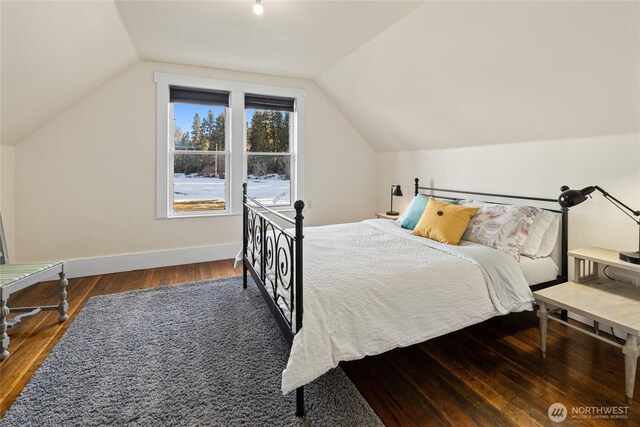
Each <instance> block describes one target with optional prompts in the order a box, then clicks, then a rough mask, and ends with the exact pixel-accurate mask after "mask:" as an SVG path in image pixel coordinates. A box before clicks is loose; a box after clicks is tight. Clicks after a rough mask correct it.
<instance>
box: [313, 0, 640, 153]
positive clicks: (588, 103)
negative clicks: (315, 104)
mask: <svg viewBox="0 0 640 427" xmlns="http://www.w3.org/2000/svg"><path fill="white" fill-rule="evenodd" d="M639 21H640V4H639V3H636V2H628V3H622V2H620V3H617V2H428V3H425V4H424V5H422V6H420V7H419V8H418V9H416V10H415V11H414V12H412V13H411V14H410V15H408V16H406V17H405V18H403V19H402V20H400V21H399V22H397V23H396V24H395V25H393V26H392V27H390V28H389V29H388V30H387V31H385V32H383V33H381V34H380V35H378V36H377V37H375V38H374V39H372V40H371V41H370V42H369V43H367V44H365V45H364V46H363V47H362V48H360V49H358V50H357V51H355V52H354V53H352V54H351V55H349V56H348V57H346V58H345V59H343V60H342V61H340V62H338V63H337V64H336V65H334V66H333V67H331V68H330V69H328V70H327V71H325V72H323V73H322V74H321V75H320V77H319V78H318V79H317V82H318V84H319V85H320V87H321V88H322V89H323V90H324V91H325V93H327V95H328V96H329V97H330V98H331V99H332V100H333V101H334V103H336V105H337V106H338V107H339V108H340V109H341V110H342V111H343V113H344V114H345V115H346V116H347V117H348V118H349V119H350V120H351V122H352V123H353V124H354V125H355V126H356V127H357V128H358V130H359V131H360V132H361V133H362V135H363V136H364V137H365V138H366V139H367V140H368V141H369V143H370V144H372V146H373V147H374V148H375V149H376V150H377V151H397V150H417V149H428V148H448V147H456V146H471V145H485V144H498V143H508V142H520V141H538V140H545V139H560V138H570V137H582V136H596V135H607V134H621V133H636V132H639V129H640V124H639V121H640V107H639V104H640V86H639V80H640V22H639Z"/></svg>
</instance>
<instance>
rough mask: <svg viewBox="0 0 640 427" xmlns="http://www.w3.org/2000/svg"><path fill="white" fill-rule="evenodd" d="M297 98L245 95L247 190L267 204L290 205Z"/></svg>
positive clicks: (273, 205)
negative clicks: (292, 138)
mask: <svg viewBox="0 0 640 427" xmlns="http://www.w3.org/2000/svg"><path fill="white" fill-rule="evenodd" d="M294 103H295V99H292V98H274V97H265V96H260V95H253V94H247V95H245V101H244V105H245V109H246V119H247V143H246V151H247V166H246V168H247V193H248V194H249V195H250V196H251V197H253V198H255V199H256V200H258V201H259V202H260V203H262V204H263V205H265V206H271V207H277V206H291V203H292V199H291V193H292V191H291V189H292V187H293V185H292V173H291V171H292V169H291V167H292V165H293V163H294V160H293V151H292V147H293V144H292V143H291V136H292V134H293V132H292V129H291V126H292V123H293V121H292V119H291V116H292V114H293V112H294Z"/></svg>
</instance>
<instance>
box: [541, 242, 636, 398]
mask: <svg viewBox="0 0 640 427" xmlns="http://www.w3.org/2000/svg"><path fill="white" fill-rule="evenodd" d="M569 256H571V257H573V258H574V262H575V264H574V273H573V274H574V278H575V279H574V280H575V281H574V282H567V283H562V284H560V285H556V286H552V287H550V288H546V289H542V290H539V291H536V292H534V293H533V296H534V297H535V299H536V301H537V302H538V304H539V305H540V308H539V310H538V317H539V318H540V349H541V350H542V357H545V354H546V350H547V320H548V319H551V320H554V321H556V322H559V323H562V324H563V325H566V326H569V327H571V328H573V329H576V330H578V331H580V332H582V333H585V334H587V335H590V336H592V337H594V338H597V339H599V340H601V341H604V342H607V343H609V344H611V345H614V346H616V347H618V348H621V349H622V353H623V354H624V368H625V395H626V398H627V403H628V404H631V401H632V399H633V387H634V382H635V378H636V365H637V362H638V355H640V350H639V349H638V335H640V288H638V287H636V286H633V285H627V284H625V283H621V282H616V281H613V280H609V279H605V278H601V277H599V269H600V266H601V265H602V266H606V265H610V266H614V267H616V268H621V269H624V270H628V271H633V272H637V273H640V265H637V264H631V263H628V262H624V261H620V260H619V259H618V252H616V251H612V250H609V249H602V248H586V249H578V250H575V251H570V252H569ZM558 310H568V311H570V312H572V313H576V314H579V315H580V316H583V317H586V318H588V319H590V320H592V321H593V322H594V329H595V333H594V332H590V331H587V330H585V329H582V328H579V327H577V326H575V325H572V324H569V323H568V322H565V321H563V320H561V319H558V318H556V317H555V316H551V315H550V314H551V313H553V312H555V311H558ZM600 323H603V324H605V325H607V326H611V327H613V328H615V329H618V330H620V331H623V332H624V333H626V342H625V344H624V346H623V345H621V344H619V343H618V342H616V341H613V340H611V339H608V338H605V337H604V336H600V335H599V333H598V330H599V325H600Z"/></svg>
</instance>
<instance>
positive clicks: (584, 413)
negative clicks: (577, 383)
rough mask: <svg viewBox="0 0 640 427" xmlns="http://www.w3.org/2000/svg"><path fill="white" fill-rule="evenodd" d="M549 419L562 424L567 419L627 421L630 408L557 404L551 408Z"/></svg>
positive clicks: (548, 412)
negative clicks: (568, 406) (568, 407)
mask: <svg viewBox="0 0 640 427" xmlns="http://www.w3.org/2000/svg"><path fill="white" fill-rule="evenodd" d="M547 415H549V419H550V420H551V421H553V422H556V423H561V422H563V421H564V420H566V419H567V418H569V419H572V420H596V419H597V420H626V419H629V407H628V406H572V407H571V410H570V411H569V410H568V409H567V407H566V406H564V405H563V404H562V403H560V402H556V403H553V404H551V406H549V410H548V411H547Z"/></svg>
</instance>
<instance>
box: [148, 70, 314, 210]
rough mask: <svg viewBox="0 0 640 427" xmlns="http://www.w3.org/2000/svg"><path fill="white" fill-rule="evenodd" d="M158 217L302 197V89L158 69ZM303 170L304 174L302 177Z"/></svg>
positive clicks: (278, 204)
mask: <svg viewBox="0 0 640 427" xmlns="http://www.w3.org/2000/svg"><path fill="white" fill-rule="evenodd" d="M154 80H155V81H156V83H157V92H156V94H157V151H156V160H157V172H158V174H157V185H156V215H157V218H158V219H164V218H181V217H189V216H209V215H228V214H231V215H238V214H240V213H242V212H243V203H242V183H245V182H246V183H247V187H248V188H247V192H248V195H249V196H251V198H252V199H255V200H256V201H257V202H259V203H260V204H262V205H264V206H268V207H272V208H276V209H281V210H287V209H288V208H291V207H292V205H293V202H294V200H296V199H298V198H302V196H303V191H302V190H303V189H302V186H303V182H304V180H303V177H302V173H303V170H302V169H303V167H304V163H303V159H304V98H305V92H304V90H302V89H294V88H284V87H279V86H278V87H275V86H266V85H258V84H253V83H246V82H236V81H223V80H214V79H207V78H200V77H192V76H180V75H173V74H164V73H154ZM298 174H301V176H300V177H299V176H298Z"/></svg>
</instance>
